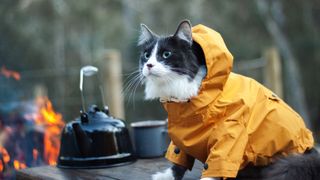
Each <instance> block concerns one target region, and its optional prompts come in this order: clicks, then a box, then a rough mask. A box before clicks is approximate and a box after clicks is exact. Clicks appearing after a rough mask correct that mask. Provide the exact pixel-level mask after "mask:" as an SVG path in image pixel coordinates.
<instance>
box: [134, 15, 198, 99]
mask: <svg viewBox="0 0 320 180" xmlns="http://www.w3.org/2000/svg"><path fill="white" fill-rule="evenodd" d="M192 44H193V41H192V34H191V25H190V23H189V22H188V21H183V22H182V23H180V25H179V27H178V29H177V31H176V33H175V34H174V35H170V36H166V37H160V36H158V35H156V34H154V33H153V32H152V31H151V30H150V29H148V28H147V27H146V26H145V25H141V35H140V38H139V43H138V45H139V46H140V48H141V53H140V66H139V69H140V73H141V74H142V76H143V77H144V78H145V82H146V90H145V93H146V98H147V99H153V98H158V97H163V96H165V97H182V96H183V98H190V97H185V96H186V95H182V96H181V93H179V92H176V91H180V89H183V88H184V89H185V88H187V85H188V84H190V83H192V82H193V81H194V79H195V77H196V75H197V73H198V69H199V61H198V59H197V57H196V55H195V54H194V52H193V48H192ZM172 88H175V89H172ZM182 94H185V93H182ZM188 96H189V95H188Z"/></svg>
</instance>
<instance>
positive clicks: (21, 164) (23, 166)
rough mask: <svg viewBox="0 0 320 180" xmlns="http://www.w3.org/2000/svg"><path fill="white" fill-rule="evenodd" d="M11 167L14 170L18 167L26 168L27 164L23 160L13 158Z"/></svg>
mask: <svg viewBox="0 0 320 180" xmlns="http://www.w3.org/2000/svg"><path fill="white" fill-rule="evenodd" d="M13 167H14V169H16V170H19V169H25V168H27V165H26V164H25V163H23V162H20V161H18V160H13Z"/></svg>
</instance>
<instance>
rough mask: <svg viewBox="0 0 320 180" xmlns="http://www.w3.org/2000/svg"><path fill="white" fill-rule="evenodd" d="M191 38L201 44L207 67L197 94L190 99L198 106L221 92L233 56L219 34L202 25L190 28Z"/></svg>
mask: <svg viewBox="0 0 320 180" xmlns="http://www.w3.org/2000/svg"><path fill="white" fill-rule="evenodd" d="M192 38H193V40H194V41H196V42H197V43H198V44H199V45H200V46H201V48H202V50H203V52H204V55H205V62H206V68H207V75H206V77H205V78H204V79H203V81H202V83H201V87H200V90H199V95H198V96H197V97H196V98H193V99H192V101H193V103H195V104H197V106H198V107H199V105H200V106H205V105H207V104H209V103H210V102H212V101H214V100H215V99H216V98H217V97H218V96H219V95H220V94H221V92H222V90H223V86H224V85H225V83H226V81H227V79H228V77H229V74H230V73H231V70H232V63H233V56H232V54H231V53H230V52H229V50H228V49H227V47H226V45H225V43H224V41H223V39H222V37H221V35H220V34H219V33H218V32H216V31H214V30H213V29H210V28H208V27H206V26H204V25H197V26H195V27H193V28H192ZM207 94H210V96H208V95H207Z"/></svg>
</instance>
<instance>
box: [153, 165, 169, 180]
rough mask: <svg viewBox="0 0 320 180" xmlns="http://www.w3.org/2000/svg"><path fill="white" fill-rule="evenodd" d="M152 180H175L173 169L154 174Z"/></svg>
mask: <svg viewBox="0 0 320 180" xmlns="http://www.w3.org/2000/svg"><path fill="white" fill-rule="evenodd" d="M152 180H174V177H173V173H172V170H171V168H168V169H166V170H165V171H164V172H157V173H156V174H153V175H152Z"/></svg>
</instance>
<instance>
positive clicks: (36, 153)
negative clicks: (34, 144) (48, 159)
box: [32, 149, 39, 161]
mask: <svg viewBox="0 0 320 180" xmlns="http://www.w3.org/2000/svg"><path fill="white" fill-rule="evenodd" d="M38 156H39V151H38V150H37V149H32V157H33V160H34V161H37V160H38Z"/></svg>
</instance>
